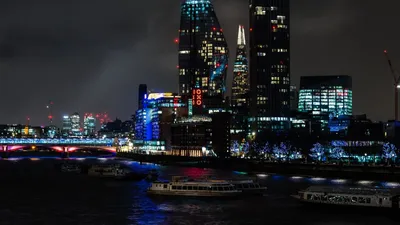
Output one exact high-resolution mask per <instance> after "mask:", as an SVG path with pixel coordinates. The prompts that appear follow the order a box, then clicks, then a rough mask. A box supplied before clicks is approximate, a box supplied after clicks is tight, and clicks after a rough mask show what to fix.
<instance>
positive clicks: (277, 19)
mask: <svg viewBox="0 0 400 225" xmlns="http://www.w3.org/2000/svg"><path fill="white" fill-rule="evenodd" d="M249 30H250V90H251V116H252V118H253V121H254V123H253V126H252V129H253V132H259V131H261V130H265V129H268V130H282V129H287V128H288V125H289V123H288V121H289V118H288V117H289V113H290V8H289V0H250V29H249Z"/></svg>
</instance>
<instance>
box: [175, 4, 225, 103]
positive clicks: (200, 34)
mask: <svg viewBox="0 0 400 225" xmlns="http://www.w3.org/2000/svg"><path fill="white" fill-rule="evenodd" d="M176 42H179V94H180V95H182V96H189V97H192V95H193V96H195V97H193V99H192V100H193V108H195V107H197V108H201V107H202V104H203V101H202V97H203V96H205V97H220V98H221V99H223V96H224V93H225V90H226V86H225V85H226V72H227V67H228V46H227V42H226V41H225V37H224V34H223V32H222V28H221V26H220V24H219V22H218V19H217V16H216V14H215V11H214V7H213V5H212V4H211V1H210V0H185V1H183V3H182V5H181V24H180V30H179V38H178V39H177V40H176ZM193 93H195V94H193ZM196 93H200V94H196Z"/></svg>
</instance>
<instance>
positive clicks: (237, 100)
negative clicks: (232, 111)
mask: <svg viewBox="0 0 400 225" xmlns="http://www.w3.org/2000/svg"><path fill="white" fill-rule="evenodd" d="M246 51H247V49H246V39H245V32H244V27H243V26H241V25H240V26H239V32H238V40H237V49H236V60H235V64H234V65H233V82H232V105H233V106H237V105H242V104H246V98H244V96H246V95H247V93H248V92H249V78H248V72H249V66H248V64H247V53H246Z"/></svg>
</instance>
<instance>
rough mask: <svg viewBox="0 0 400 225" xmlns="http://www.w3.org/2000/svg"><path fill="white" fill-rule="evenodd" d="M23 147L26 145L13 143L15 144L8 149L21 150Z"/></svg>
mask: <svg viewBox="0 0 400 225" xmlns="http://www.w3.org/2000/svg"><path fill="white" fill-rule="evenodd" d="M21 148H24V146H22V145H13V146H9V147H8V151H16V150H19V149H21Z"/></svg>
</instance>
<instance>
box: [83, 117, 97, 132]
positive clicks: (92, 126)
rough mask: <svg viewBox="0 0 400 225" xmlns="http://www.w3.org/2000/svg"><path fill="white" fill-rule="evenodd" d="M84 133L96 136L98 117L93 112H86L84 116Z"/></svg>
mask: <svg viewBox="0 0 400 225" xmlns="http://www.w3.org/2000/svg"><path fill="white" fill-rule="evenodd" d="M83 135H84V136H86V137H94V136H95V135H96V118H95V117H94V116H93V114H90V113H85V116H84V117H83Z"/></svg>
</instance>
